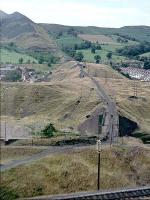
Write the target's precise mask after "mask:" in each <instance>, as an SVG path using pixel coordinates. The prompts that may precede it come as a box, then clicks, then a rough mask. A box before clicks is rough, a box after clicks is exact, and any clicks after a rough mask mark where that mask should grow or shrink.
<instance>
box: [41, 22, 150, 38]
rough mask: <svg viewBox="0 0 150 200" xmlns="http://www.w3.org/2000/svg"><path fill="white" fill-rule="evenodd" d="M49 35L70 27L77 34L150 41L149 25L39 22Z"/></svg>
mask: <svg viewBox="0 0 150 200" xmlns="http://www.w3.org/2000/svg"><path fill="white" fill-rule="evenodd" d="M40 25H41V26H42V27H43V28H45V29H46V30H47V31H48V32H49V34H50V35H53V36H55V35H57V34H58V33H59V32H64V33H66V32H68V31H69V30H70V29H74V30H76V32H77V33H78V34H91V35H120V36H123V37H124V36H126V37H128V38H132V39H133V38H134V39H136V40H138V41H140V42H143V41H147V42H150V27H149V26H125V27H121V28H103V27H94V26H88V27H79V26H63V25H59V24H40Z"/></svg>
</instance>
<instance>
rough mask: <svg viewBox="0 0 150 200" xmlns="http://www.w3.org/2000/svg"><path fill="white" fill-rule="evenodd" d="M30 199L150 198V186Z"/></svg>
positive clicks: (95, 199) (118, 199)
mask: <svg viewBox="0 0 150 200" xmlns="http://www.w3.org/2000/svg"><path fill="white" fill-rule="evenodd" d="M28 199H30V200H36V199H39V200H86V199H87V200H129V199H130V200H131V199H132V200H133V199H134V200H141V199H146V200H150V187H143V188H136V189H124V190H117V191H109V192H99V191H97V192H91V193H90V192H87V193H86V192H82V193H74V194H68V195H61V196H60V195H57V196H43V197H40V196H39V197H34V198H28Z"/></svg>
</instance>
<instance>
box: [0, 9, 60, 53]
mask: <svg viewBox="0 0 150 200" xmlns="http://www.w3.org/2000/svg"><path fill="white" fill-rule="evenodd" d="M0 16H1V30H2V31H1V42H2V44H3V43H10V42H13V43H14V44H16V45H17V46H18V47H20V48H23V49H28V50H34V49H36V50H38V49H39V50H51V51H52V52H56V51H57V50H58V49H57V46H56V44H55V42H54V41H53V39H52V38H51V37H50V36H49V35H48V34H47V32H46V31H45V30H44V29H43V28H42V27H41V26H39V25H37V24H36V23H34V22H33V21H31V20H30V19H29V18H27V17H26V16H24V15H22V14H20V13H18V12H15V13H12V14H6V13H5V14H4V13H3V12H1V13H0ZM4 16H5V17H4Z"/></svg>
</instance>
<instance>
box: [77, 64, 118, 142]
mask: <svg viewBox="0 0 150 200" xmlns="http://www.w3.org/2000/svg"><path fill="white" fill-rule="evenodd" d="M79 67H80V77H85V76H87V77H88V78H90V79H91V81H92V82H93V83H94V85H95V86H96V89H97V93H98V96H99V98H100V99H102V101H103V103H104V104H105V105H106V110H107V111H106V115H105V118H106V119H107V121H106V120H104V121H106V124H104V126H105V127H106V129H105V132H106V133H105V134H104V135H105V137H107V138H109V140H110V144H111V143H112V142H116V141H117V137H118V136H119V130H118V126H119V116H118V113H117V108H116V104H115V102H114V100H113V99H112V98H111V97H110V96H109V95H108V94H107V92H106V91H105V89H104V88H103V86H102V85H101V84H100V83H99V82H98V81H97V80H96V79H95V78H94V77H93V76H91V75H89V74H88V73H87V72H85V71H84V70H83V65H82V64H79ZM104 135H103V136H104Z"/></svg>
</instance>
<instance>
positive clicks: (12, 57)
mask: <svg viewBox="0 0 150 200" xmlns="http://www.w3.org/2000/svg"><path fill="white" fill-rule="evenodd" d="M0 54H1V58H0V62H1V63H5V64H6V63H11V64H18V63H19V59H20V58H23V63H27V62H28V60H30V62H35V63H38V61H37V60H36V59H35V58H33V57H31V56H28V55H26V54H22V53H17V52H15V51H9V50H7V49H0Z"/></svg>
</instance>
